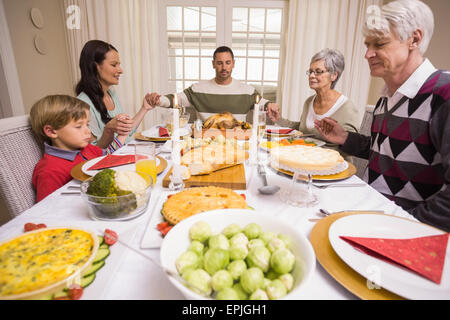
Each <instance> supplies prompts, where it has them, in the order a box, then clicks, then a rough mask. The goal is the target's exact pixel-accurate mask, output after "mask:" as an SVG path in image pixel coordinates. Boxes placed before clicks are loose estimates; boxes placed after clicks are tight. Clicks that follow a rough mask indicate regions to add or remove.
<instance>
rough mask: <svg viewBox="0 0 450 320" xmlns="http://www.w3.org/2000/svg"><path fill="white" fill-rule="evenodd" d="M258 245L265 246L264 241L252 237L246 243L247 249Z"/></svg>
mask: <svg viewBox="0 0 450 320" xmlns="http://www.w3.org/2000/svg"><path fill="white" fill-rule="evenodd" d="M258 246H263V247H264V246H265V244H264V241H262V240H261V239H252V240H250V241H249V242H248V243H247V248H248V250H251V249H252V248H254V247H258Z"/></svg>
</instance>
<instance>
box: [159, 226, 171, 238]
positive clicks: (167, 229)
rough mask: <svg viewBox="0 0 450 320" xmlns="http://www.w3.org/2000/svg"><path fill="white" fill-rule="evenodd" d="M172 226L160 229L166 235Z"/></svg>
mask: <svg viewBox="0 0 450 320" xmlns="http://www.w3.org/2000/svg"><path fill="white" fill-rule="evenodd" d="M172 228H173V226H167V227H165V228H164V229H162V230H160V231H161V233H162V234H163V236H165V235H166V234H168V233H169V231H170V229H172Z"/></svg>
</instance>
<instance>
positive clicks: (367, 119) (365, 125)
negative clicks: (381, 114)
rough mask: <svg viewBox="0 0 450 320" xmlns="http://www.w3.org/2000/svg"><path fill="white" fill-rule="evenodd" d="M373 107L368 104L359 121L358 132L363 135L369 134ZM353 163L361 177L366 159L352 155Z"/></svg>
mask: <svg viewBox="0 0 450 320" xmlns="http://www.w3.org/2000/svg"><path fill="white" fill-rule="evenodd" d="M374 108H375V106H372V105H368V106H367V107H366V111H365V112H364V116H363V119H362V122H361V127H360V128H359V133H360V134H363V135H365V136H369V135H370V127H371V126H372V119H373V109H374ZM353 164H354V165H355V167H356V175H357V176H358V177H360V178H361V179H362V178H363V176H364V172H365V171H366V168H367V164H368V161H367V160H366V159H361V158H358V157H353Z"/></svg>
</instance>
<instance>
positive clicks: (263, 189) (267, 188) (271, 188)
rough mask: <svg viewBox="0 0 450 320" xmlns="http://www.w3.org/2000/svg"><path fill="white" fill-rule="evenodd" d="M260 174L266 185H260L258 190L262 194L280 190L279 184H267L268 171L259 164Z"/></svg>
mask: <svg viewBox="0 0 450 320" xmlns="http://www.w3.org/2000/svg"><path fill="white" fill-rule="evenodd" d="M258 174H259V175H260V176H261V178H262V180H263V184H264V186H262V187H259V188H258V191H259V192H260V193H262V194H274V193H276V192H278V190H280V187H279V186H269V185H268V184H267V178H266V171H265V170H264V167H263V166H261V165H258Z"/></svg>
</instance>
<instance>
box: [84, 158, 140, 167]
mask: <svg viewBox="0 0 450 320" xmlns="http://www.w3.org/2000/svg"><path fill="white" fill-rule="evenodd" d="M134 162H135V159H134V155H113V154H108V155H107V156H106V157H104V158H103V159H102V160H100V161H99V162H97V163H96V164H94V165H93V166H91V167H90V168H89V169H88V170H100V169H105V168H111V167H117V166H121V165H124V164H130V163H134Z"/></svg>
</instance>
